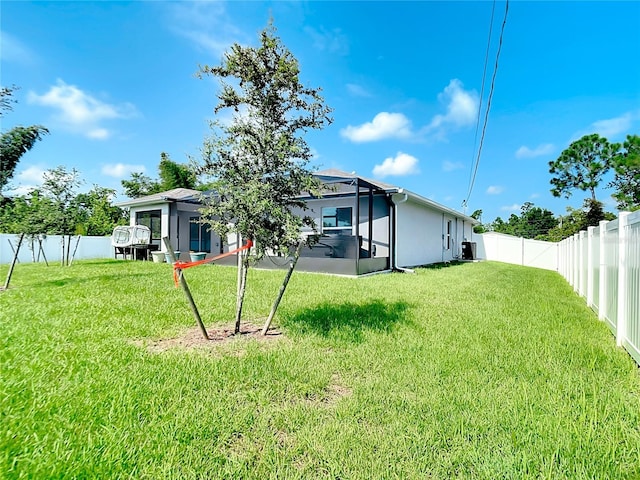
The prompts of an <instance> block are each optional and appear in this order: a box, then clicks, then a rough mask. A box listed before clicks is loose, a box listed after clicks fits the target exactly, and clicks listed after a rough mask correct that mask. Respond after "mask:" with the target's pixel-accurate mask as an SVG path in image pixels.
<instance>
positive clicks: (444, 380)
mask: <svg viewBox="0 0 640 480" xmlns="http://www.w3.org/2000/svg"><path fill="white" fill-rule="evenodd" d="M3 268H4V266H3ZM5 272H6V270H3V269H0V274H2V275H4V274H5ZM186 275H187V278H188V280H189V282H190V286H191V289H192V292H193V294H194V297H195V298H196V301H197V302H198V305H199V307H200V309H201V312H202V316H203V319H204V321H205V324H206V325H207V326H214V325H216V324H219V323H228V322H229V321H230V320H231V319H232V318H233V308H234V306H235V269H233V268H228V267H217V266H204V267H199V268H196V269H191V270H188V271H187V272H186ZM282 276H283V273H282V272H272V271H255V270H254V271H250V278H249V284H248V292H247V299H246V311H245V312H246V313H245V318H246V319H247V320H255V321H256V322H257V323H261V321H262V319H263V318H264V317H265V316H266V314H267V313H268V311H269V308H270V303H271V302H272V301H273V298H274V297H275V295H276V293H277V290H278V288H279V284H280V281H281V279H282ZM275 323H276V324H277V325H278V326H279V328H280V329H281V330H282V331H283V332H284V333H285V335H283V338H281V339H280V340H278V341H277V342H257V341H254V340H250V341H247V340H246V339H238V340H237V341H233V342H231V343H229V344H225V345H221V346H216V347H207V348H200V349H195V350H189V351H184V350H177V349H175V350H170V351H168V352H164V353H153V352H150V351H148V350H147V349H145V348H144V347H143V346H139V343H136V342H134V340H141V339H160V338H169V337H173V336H176V335H179V334H181V333H182V332H184V330H185V329H187V328H191V327H193V326H194V321H193V319H192V317H191V315H190V311H189V309H188V306H187V303H186V301H185V299H184V296H183V294H182V292H181V291H180V290H176V289H175V288H174V287H173V284H172V280H171V276H170V267H169V266H168V265H166V264H154V263H142V262H122V261H120V262H117V261H94V262H79V263H78V264H74V266H73V267H71V268H62V267H53V266H52V267H49V268H47V267H45V266H43V265H23V264H20V265H18V266H17V268H16V270H15V272H14V277H13V279H12V284H11V288H10V289H9V290H8V291H6V292H3V293H0V325H1V326H2V335H1V336H0V342H1V349H0V362H1V363H0V365H1V368H2V375H1V376H0V412H1V418H0V424H1V425H2V429H1V430H0V475H1V476H4V477H5V478H162V479H172V478H175V479H190V478H193V479H195V478H255V479H267V478H278V479H288V478H314V479H315V478H342V479H346V478H349V479H358V478H362V479H365V478H366V479H370V478H376V479H378V478H380V479H386V478H389V479H391V478H402V479H404V478H443V479H444V478H486V479H495V478H553V479H556V478H572V479H573V478H589V479H591V478H640V374H639V372H638V368H637V367H636V365H635V364H634V363H633V361H632V360H631V358H630V357H629V356H628V355H627V354H626V353H625V352H624V351H623V350H621V349H619V348H616V347H615V342H614V340H613V337H612V336H611V334H610V332H609V330H608V329H607V328H606V326H605V325H604V324H603V323H601V322H599V321H598V320H597V318H596V317H595V315H594V314H593V313H592V312H591V311H590V310H589V309H587V308H586V307H585V305H584V302H583V300H582V299H580V298H578V297H577V296H576V295H575V294H574V293H573V291H572V290H571V288H570V287H569V286H568V285H567V284H566V283H565V282H564V281H563V280H562V279H561V277H560V276H558V275H557V274H555V273H553V272H547V271H542V270H535V269H527V268H522V267H517V266H512V265H505V264H498V263H480V264H463V265H456V266H450V267H443V268H439V269H418V270H417V272H416V274H415V275H408V274H391V275H379V276H373V277H368V278H361V279H349V278H338V277H330V276H320V275H313V274H295V275H294V276H293V278H292V280H291V283H290V285H289V289H288V291H287V293H286V296H285V298H284V300H283V302H282V304H281V307H280V310H279V313H278V315H277V316H276V319H275Z"/></svg>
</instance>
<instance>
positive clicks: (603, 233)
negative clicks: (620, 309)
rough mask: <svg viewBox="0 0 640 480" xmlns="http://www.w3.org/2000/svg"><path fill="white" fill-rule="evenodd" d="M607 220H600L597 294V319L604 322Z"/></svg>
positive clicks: (605, 309) (605, 308)
mask: <svg viewBox="0 0 640 480" xmlns="http://www.w3.org/2000/svg"><path fill="white" fill-rule="evenodd" d="M607 223H609V222H608V221H607V220H600V223H599V225H600V229H599V230H600V235H599V237H598V241H599V242H600V272H599V274H600V289H599V292H598V318H599V319H600V320H604V319H605V316H606V311H607V285H606V281H607V256H606V250H605V248H606V241H605V240H606V237H607Z"/></svg>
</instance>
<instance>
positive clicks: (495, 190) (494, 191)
mask: <svg viewBox="0 0 640 480" xmlns="http://www.w3.org/2000/svg"><path fill="white" fill-rule="evenodd" d="M502 192H504V187H501V186H499V185H491V186H489V188H487V194H489V195H500V194H501V193H502Z"/></svg>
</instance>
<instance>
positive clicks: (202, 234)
mask: <svg viewBox="0 0 640 480" xmlns="http://www.w3.org/2000/svg"><path fill="white" fill-rule="evenodd" d="M199 220H200V217H191V218H190V219H189V250H190V251H192V252H207V253H209V252H211V233H210V232H209V231H208V226H207V225H202V224H201V223H198V221H199Z"/></svg>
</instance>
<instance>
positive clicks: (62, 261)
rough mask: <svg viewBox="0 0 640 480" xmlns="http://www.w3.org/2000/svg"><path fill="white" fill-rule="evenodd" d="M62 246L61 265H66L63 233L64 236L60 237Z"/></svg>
mask: <svg viewBox="0 0 640 480" xmlns="http://www.w3.org/2000/svg"><path fill="white" fill-rule="evenodd" d="M60 246H61V249H62V250H61V252H60V266H61V267H64V235H62V238H61V239H60Z"/></svg>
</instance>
